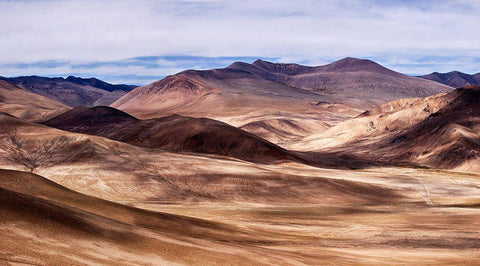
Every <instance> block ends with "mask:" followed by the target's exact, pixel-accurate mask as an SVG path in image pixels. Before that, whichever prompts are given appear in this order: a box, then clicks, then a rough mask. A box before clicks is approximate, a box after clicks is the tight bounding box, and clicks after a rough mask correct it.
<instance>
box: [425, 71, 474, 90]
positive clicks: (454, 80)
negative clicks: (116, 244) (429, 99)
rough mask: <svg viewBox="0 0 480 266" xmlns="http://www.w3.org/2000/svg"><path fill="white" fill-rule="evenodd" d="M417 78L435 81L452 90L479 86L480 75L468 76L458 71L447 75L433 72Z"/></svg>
mask: <svg viewBox="0 0 480 266" xmlns="http://www.w3.org/2000/svg"><path fill="white" fill-rule="evenodd" d="M419 77H420V78H424V79H428V80H432V81H436V82H439V83H442V84H445V85H448V86H451V87H454V88H460V87H464V86H468V85H480V73H477V74H474V75H469V74H466V73H462V72H459V71H452V72H448V73H438V72H433V73H431V74H428V75H424V76H419Z"/></svg>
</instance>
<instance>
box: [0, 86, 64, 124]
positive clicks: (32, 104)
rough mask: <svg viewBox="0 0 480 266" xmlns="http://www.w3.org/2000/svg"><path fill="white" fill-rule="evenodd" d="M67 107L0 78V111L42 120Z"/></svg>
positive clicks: (33, 119) (27, 118)
mask: <svg viewBox="0 0 480 266" xmlns="http://www.w3.org/2000/svg"><path fill="white" fill-rule="evenodd" d="M68 109H69V107H68V106H66V105H64V104H62V103H59V102H57V101H54V100H52V99H49V98H46V97H44V96H41V95H38V94H35V93H32V92H29V91H27V90H25V89H22V88H20V87H18V86H15V85H13V84H11V83H8V82H6V81H3V80H0V112H4V113H7V114H10V115H13V116H16V117H19V118H22V119H25V120H28V121H42V120H46V119H48V118H51V117H52V116H56V115H58V114H60V113H62V112H65V111H66V110H68Z"/></svg>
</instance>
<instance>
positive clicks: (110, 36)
mask: <svg viewBox="0 0 480 266" xmlns="http://www.w3.org/2000/svg"><path fill="white" fill-rule="evenodd" d="M478 14H480V1H476V0H456V1H448V0H444V1H441V0H439V1H428V0H423V1H422V0H420V1H418V0H417V1H413V0H403V1H393V0H382V1H380V0H358V1H355V0H350V1H334V0H319V1H313V0H298V1H280V0H265V1H253V0H245V1H229V0H183V1H173V0H172V1H170V0H164V1H147V0H135V1H133V0H131V1H130V0H125V1H122V0H119V1H118V0H117V1H114V0H104V1H101V0H99V1H93V0H83V1H69V0H65V1H60V0H36V1H32V0H22V1H2V0H0V23H1V25H2V26H1V27H0V34H1V36H2V38H1V39H0V76H18V75H43V76H68V75H76V76H82V77H92V76H95V77H98V78H101V79H104V80H106V81H110V82H114V83H131V84H138V85H144V84H148V83H150V82H153V81H155V80H158V79H160V78H162V77H164V76H166V75H169V74H174V73H177V72H179V71H181V70H184V69H191V68H195V69H208V68H217V67H225V66H227V65H229V64H231V63H232V62H234V61H245V62H253V61H254V60H256V59H257V58H262V59H265V60H269V61H274V62H284V63H289V62H294V63H301V64H306V65H321V64H325V63H329V62H332V61H334V60H338V59H341V58H343V57H347V56H352V57H358V58H367V59H371V60H374V61H376V62H378V63H380V64H382V65H384V66H387V67H389V68H392V69H394V70H396V71H399V72H402V73H406V74H426V73H430V72H433V71H439V72H448V71H452V70H459V71H463V72H467V73H471V74H473V73H478V72H480V67H479V66H480V64H479V63H480V45H478V44H479V43H480V34H478V33H477V29H476V27H477V26H478V25H480V16H479V15H478Z"/></svg>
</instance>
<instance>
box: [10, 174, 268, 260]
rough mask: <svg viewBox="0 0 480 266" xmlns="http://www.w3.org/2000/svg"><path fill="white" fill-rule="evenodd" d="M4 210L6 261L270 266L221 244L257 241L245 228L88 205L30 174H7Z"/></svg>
mask: <svg viewBox="0 0 480 266" xmlns="http://www.w3.org/2000/svg"><path fill="white" fill-rule="evenodd" d="M0 202H1V212H0V218H1V219H0V220H1V225H2V226H1V229H0V231H1V232H2V234H0V239H1V241H0V242H1V244H0V247H1V248H2V250H3V251H4V252H2V253H1V254H0V260H2V261H9V262H12V263H27V264H37V263H38V264H43V263H48V264H78V263H86V264H97V263H98V264H108V265H115V264H129V265H138V264H144V265H147V264H172V263H179V264H195V265H201V264H205V263H207V262H208V263H213V264H217V265H228V264H239V263H240V262H242V263H244V262H248V263H252V264H263V263H262V262H261V260H257V261H254V260H252V261H251V259H250V258H248V257H249V256H248V253H249V251H248V249H249V248H250V249H253V248H254V247H253V245H252V246H250V245H246V246H244V248H243V249H244V250H240V249H239V248H237V247H229V246H226V245H224V244H220V243H221V242H226V241H228V242H230V243H235V242H238V243H247V242H248V241H251V240H253V239H254V236H249V235H248V234H247V233H244V232H242V231H241V230H240V229H238V228H235V227H232V226H227V225H223V224H220V223H215V222H209V221H206V220H201V219H196V218H189V217H185V216H179V215H172V214H167V213H159V212H152V211H145V210H142V209H137V208H132V207H128V206H125V205H121V204H116V203H113V202H109V201H105V200H101V199H98V198H94V197H89V196H86V195H83V194H80V193H77V192H74V191H72V190H69V189H67V188H65V187H62V186H60V185H58V184H56V183H54V182H51V181H49V180H47V179H45V178H43V177H41V176H38V175H35V174H31V173H26V172H21V171H12V170H1V169H0ZM255 237H258V236H255ZM207 246H210V247H215V246H216V247H217V249H216V250H212V249H211V248H207ZM106 254H108V256H107V255H106ZM250 256H251V255H250Z"/></svg>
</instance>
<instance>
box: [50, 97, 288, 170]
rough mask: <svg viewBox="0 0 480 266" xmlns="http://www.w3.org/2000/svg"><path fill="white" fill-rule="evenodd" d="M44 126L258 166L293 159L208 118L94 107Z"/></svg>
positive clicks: (251, 136)
mask: <svg viewBox="0 0 480 266" xmlns="http://www.w3.org/2000/svg"><path fill="white" fill-rule="evenodd" d="M43 124H44V125H47V126H50V127H55V128H58V129H62V130H66V131H71V132H77V133H84V134H90V135H97V136H102V137H107V138H110V139H113V140H118V141H122V142H125V143H128V144H133V145H136V146H141V147H148V148H161V149H164V150H169V151H189V152H197V153H208V154H218V155H225V156H230V157H236V158H240V159H243V160H247V161H255V162H261V163H266V162H273V161H277V160H285V159H295V158H296V156H295V155H293V154H290V152H288V151H287V150H284V149H282V148H280V147H278V146H277V145H274V144H272V143H270V142H268V141H266V140H264V139H261V138H259V137H257V136H255V135H253V134H250V133H248V132H245V131H243V130H241V129H238V128H236V127H233V126H230V125H228V124H225V123H222V122H220V121H216V120H212V119H207V118H192V117H185V116H180V115H171V116H167V117H162V118H155V119H149V120H139V119H137V118H135V117H133V116H131V115H129V114H127V113H124V112H122V111H120V110H117V109H114V108H111V107H105V106H96V107H91V108H87V107H77V108H75V109H72V110H70V111H67V112H65V113H63V114H61V115H58V116H57V117H54V118H52V119H50V120H48V121H45V122H44V123H43Z"/></svg>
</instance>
